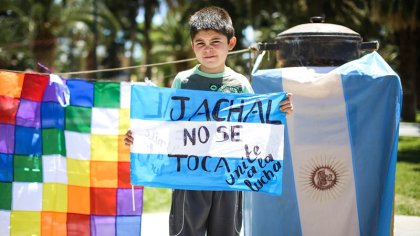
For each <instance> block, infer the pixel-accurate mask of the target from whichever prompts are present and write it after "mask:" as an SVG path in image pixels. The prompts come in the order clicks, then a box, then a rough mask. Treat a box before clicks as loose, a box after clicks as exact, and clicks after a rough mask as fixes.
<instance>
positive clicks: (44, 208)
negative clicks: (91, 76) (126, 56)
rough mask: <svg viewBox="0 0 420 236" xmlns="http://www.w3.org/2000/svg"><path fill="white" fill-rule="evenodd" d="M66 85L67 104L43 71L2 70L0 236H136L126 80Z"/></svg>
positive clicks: (138, 200) (137, 206) (137, 193)
mask: <svg viewBox="0 0 420 236" xmlns="http://www.w3.org/2000/svg"><path fill="white" fill-rule="evenodd" d="M64 82H65V83H66V85H67V86H68V88H69V90H70V95H71V97H70V105H69V106H67V107H62V106H61V105H60V103H59V102H58V100H57V95H56V90H57V84H55V83H50V78H49V76H48V75H40V74H30V73H12V72H5V71H0V235H105V236H107V235H140V232H141V230H140V229H141V214H142V201H143V189H142V188H134V192H133V191H132V187H131V184H130V157H129V149H128V148H127V147H126V146H124V143H123V141H122V140H123V137H124V134H125V132H126V131H127V129H128V127H129V122H130V121H129V104H130V84H129V83H124V82H122V83H118V82H88V81H83V80H76V79H69V80H65V81H64ZM133 197H134V199H133ZM133 204H134V206H133Z"/></svg>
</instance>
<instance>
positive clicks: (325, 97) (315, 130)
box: [283, 68, 359, 236]
mask: <svg viewBox="0 0 420 236" xmlns="http://www.w3.org/2000/svg"><path fill="white" fill-rule="evenodd" d="M283 88H284V91H287V92H291V93H293V94H294V96H293V106H294V114H293V115H292V116H291V117H288V119H287V122H288V131H289V138H290V147H291V154H292V163H293V172H294V177H295V181H296V183H295V184H296V194H297V199H298V205H299V215H300V221H301V227H302V234H303V235H352V236H353V235H359V222H358V215H357V207H356V192H355V183H354V174H353V164H352V154H351V148H350V138H349V131H348V124H347V115H346V106H345V100H344V95H343V89H342V84H341V78H340V76H339V75H337V74H334V73H333V72H330V73H328V74H324V75H320V74H316V73H314V72H313V71H311V70H308V69H307V68H286V69H284V70H283Z"/></svg>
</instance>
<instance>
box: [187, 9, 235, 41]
mask: <svg viewBox="0 0 420 236" xmlns="http://www.w3.org/2000/svg"><path fill="white" fill-rule="evenodd" d="M189 25H190V36H191V40H192V39H194V37H195V35H196V34H197V33H198V32H199V31H201V30H214V31H216V32H219V33H221V34H223V35H226V37H227V38H228V40H230V39H231V38H232V37H233V36H234V35H235V29H234V28H233V25H232V19H231V18H230V16H229V13H227V11H226V10H225V9H223V8H220V7H215V6H211V7H205V8H203V9H201V10H199V11H197V12H195V13H194V15H192V16H191V17H190V21H189Z"/></svg>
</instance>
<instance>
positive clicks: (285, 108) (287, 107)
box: [280, 93, 293, 115]
mask: <svg viewBox="0 0 420 236" xmlns="http://www.w3.org/2000/svg"><path fill="white" fill-rule="evenodd" d="M292 95H293V94H291V93H288V94H286V100H284V101H282V102H280V111H282V112H286V115H291V114H292V113H293V104H292Z"/></svg>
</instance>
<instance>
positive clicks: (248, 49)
mask: <svg viewBox="0 0 420 236" xmlns="http://www.w3.org/2000/svg"><path fill="white" fill-rule="evenodd" d="M251 50H252V49H251V48H246V49H242V50H237V51H232V52H229V53H228V55H234V54H239V53H244V52H249V51H251ZM195 60H197V59H196V58H188V59H182V60H176V61H169V62H159V63H152V64H146V65H137V66H126V67H118V68H109V69H98V70H85V71H72V72H61V73H54V74H57V75H61V76H63V75H66V76H69V75H80V74H91V73H99V72H109V71H120V70H130V69H137V68H146V67H153V66H162V65H169V64H177V63H183V62H188V61H195ZM3 71H9V72H15V73H25V72H27V71H15V70H3ZM39 74H48V73H39Z"/></svg>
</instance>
